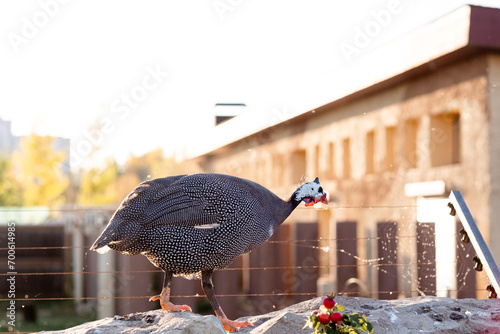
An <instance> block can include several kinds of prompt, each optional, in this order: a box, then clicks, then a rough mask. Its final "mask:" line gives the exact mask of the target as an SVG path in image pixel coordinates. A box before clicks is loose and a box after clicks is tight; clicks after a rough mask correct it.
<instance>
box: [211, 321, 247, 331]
mask: <svg viewBox="0 0 500 334" xmlns="http://www.w3.org/2000/svg"><path fill="white" fill-rule="evenodd" d="M219 320H220V321H221V322H222V326H224V329H225V330H226V331H229V332H236V331H237V330H238V329H239V328H242V327H247V326H253V324H252V323H251V322H249V321H232V320H229V319H228V318H224V319H219Z"/></svg>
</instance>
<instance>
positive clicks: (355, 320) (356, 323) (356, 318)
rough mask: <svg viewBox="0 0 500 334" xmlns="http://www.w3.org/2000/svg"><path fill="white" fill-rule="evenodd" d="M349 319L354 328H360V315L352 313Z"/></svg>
mask: <svg viewBox="0 0 500 334" xmlns="http://www.w3.org/2000/svg"><path fill="white" fill-rule="evenodd" d="M349 319H350V320H351V325H352V326H354V327H359V325H360V323H359V313H351V314H350V315H349Z"/></svg>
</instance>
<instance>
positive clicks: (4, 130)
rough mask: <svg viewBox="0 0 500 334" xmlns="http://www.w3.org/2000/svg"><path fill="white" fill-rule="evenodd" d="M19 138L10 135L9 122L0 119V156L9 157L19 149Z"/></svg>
mask: <svg viewBox="0 0 500 334" xmlns="http://www.w3.org/2000/svg"><path fill="white" fill-rule="evenodd" d="M19 140H20V137H18V136H14V135H12V132H11V122H10V121H3V120H1V119H0V155H10V153H11V152H13V151H15V150H16V149H17V148H18V147H19Z"/></svg>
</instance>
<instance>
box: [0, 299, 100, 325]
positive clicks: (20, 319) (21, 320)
mask: <svg viewBox="0 0 500 334" xmlns="http://www.w3.org/2000/svg"><path fill="white" fill-rule="evenodd" d="M16 306H17V308H16V314H15V316H16V321H15V327H12V326H10V325H9V324H8V322H9V321H10V319H9V318H7V317H6V316H5V312H4V310H6V308H7V307H8V304H7V303H5V302H3V303H0V310H2V313H3V314H4V315H3V316H2V317H1V318H0V332H11V333H16V332H39V331H52V330H61V329H66V328H69V327H73V326H76V325H80V324H82V323H84V322H88V321H93V320H96V312H95V311H94V310H89V311H84V312H79V313H77V312H76V308H75V305H74V302H73V301H71V300H68V301H66V300H64V301H57V302H50V301H39V302H36V303H35V304H33V306H34V307H31V306H30V305H21V303H20V302H18V305H16ZM23 306H24V307H23ZM33 310H34V313H33V312H32V311H33ZM30 313H31V315H33V314H35V315H36V316H35V319H36V320H35V321H28V319H26V318H28V317H30Z"/></svg>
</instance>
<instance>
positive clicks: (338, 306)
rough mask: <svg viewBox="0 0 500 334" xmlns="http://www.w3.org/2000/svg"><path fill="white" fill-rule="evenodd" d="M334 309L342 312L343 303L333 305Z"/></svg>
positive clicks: (343, 309)
mask: <svg viewBox="0 0 500 334" xmlns="http://www.w3.org/2000/svg"><path fill="white" fill-rule="evenodd" d="M335 310H336V311H337V312H344V311H345V307H344V306H343V305H340V304H337V305H335Z"/></svg>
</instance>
